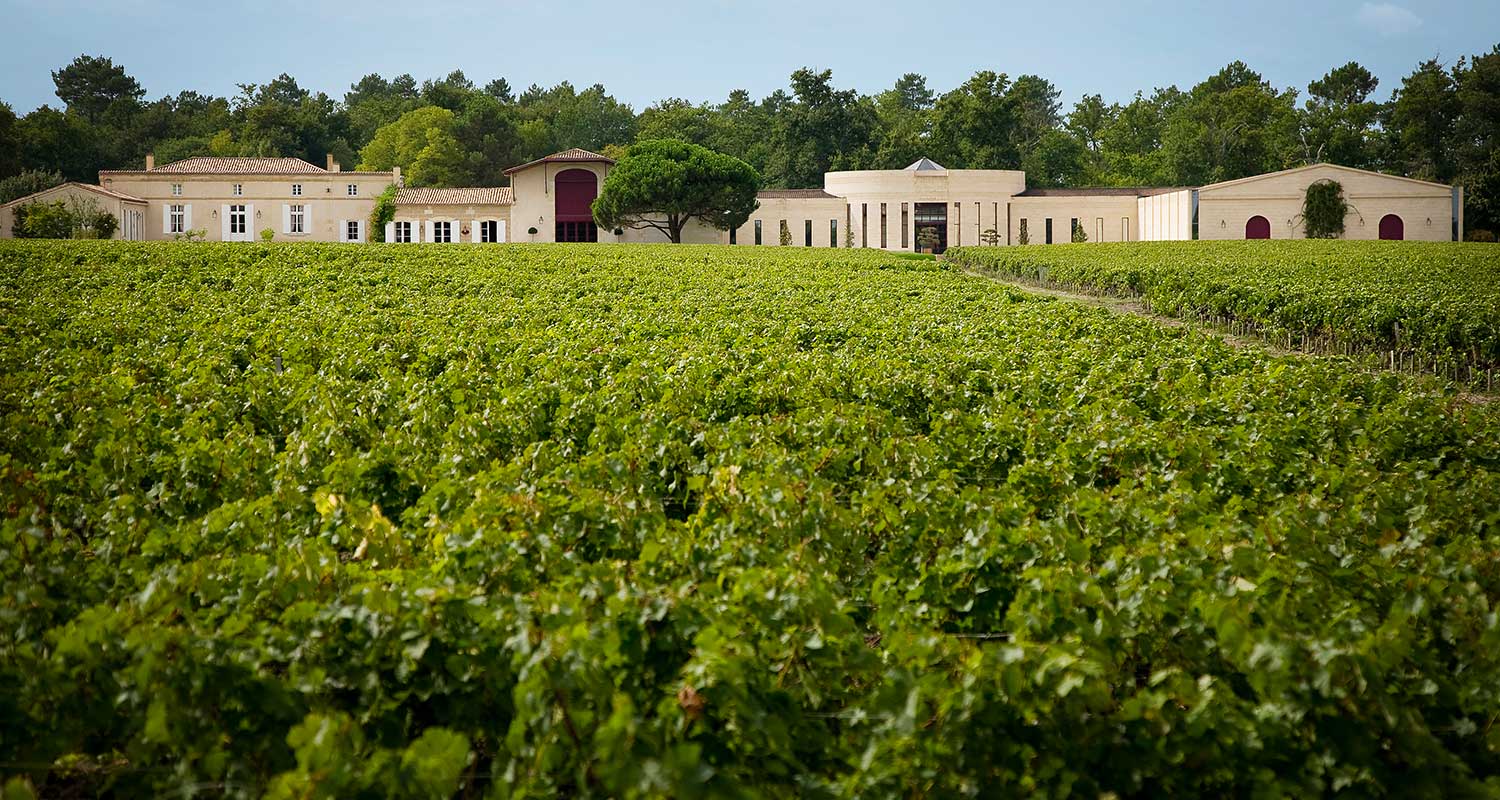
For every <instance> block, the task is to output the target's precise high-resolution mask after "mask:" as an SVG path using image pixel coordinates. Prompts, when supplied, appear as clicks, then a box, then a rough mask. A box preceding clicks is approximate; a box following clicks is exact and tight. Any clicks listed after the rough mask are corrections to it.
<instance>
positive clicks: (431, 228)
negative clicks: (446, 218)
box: [424, 220, 437, 243]
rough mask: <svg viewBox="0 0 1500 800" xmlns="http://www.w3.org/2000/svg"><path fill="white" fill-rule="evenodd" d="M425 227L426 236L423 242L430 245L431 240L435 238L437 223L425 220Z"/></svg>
mask: <svg viewBox="0 0 1500 800" xmlns="http://www.w3.org/2000/svg"><path fill="white" fill-rule="evenodd" d="M425 227H426V228H427V236H426V238H425V240H424V241H426V242H428V243H431V242H432V240H433V239H435V238H437V223H436V222H433V221H432V220H427V225H426V226H425Z"/></svg>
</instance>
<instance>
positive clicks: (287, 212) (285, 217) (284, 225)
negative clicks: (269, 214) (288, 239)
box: [281, 203, 292, 233]
mask: <svg viewBox="0 0 1500 800" xmlns="http://www.w3.org/2000/svg"><path fill="white" fill-rule="evenodd" d="M281 232H282V233H291V232H292V207H291V205H289V204H287V203H282V204H281Z"/></svg>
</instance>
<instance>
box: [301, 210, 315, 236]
mask: <svg viewBox="0 0 1500 800" xmlns="http://www.w3.org/2000/svg"><path fill="white" fill-rule="evenodd" d="M302 232H303V233H305V234H307V235H308V236H311V235H312V232H313V218H312V203H304V204H303V205H302Z"/></svg>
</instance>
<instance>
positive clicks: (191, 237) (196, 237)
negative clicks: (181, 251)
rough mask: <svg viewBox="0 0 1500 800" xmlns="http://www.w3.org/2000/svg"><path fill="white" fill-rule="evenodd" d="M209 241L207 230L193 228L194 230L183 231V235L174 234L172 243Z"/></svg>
mask: <svg viewBox="0 0 1500 800" xmlns="http://www.w3.org/2000/svg"><path fill="white" fill-rule="evenodd" d="M207 240H208V229H207V228H193V229H192V230H188V231H183V232H182V233H174V234H172V241H174V242H203V241H207Z"/></svg>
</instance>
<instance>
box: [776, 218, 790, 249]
mask: <svg viewBox="0 0 1500 800" xmlns="http://www.w3.org/2000/svg"><path fill="white" fill-rule="evenodd" d="M777 240H778V241H779V243H780V244H781V246H782V247H791V246H792V229H791V228H788V227H787V225H786V220H782V221H781V233H780V234H779V235H778V236H777Z"/></svg>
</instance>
